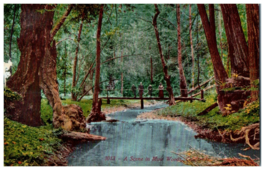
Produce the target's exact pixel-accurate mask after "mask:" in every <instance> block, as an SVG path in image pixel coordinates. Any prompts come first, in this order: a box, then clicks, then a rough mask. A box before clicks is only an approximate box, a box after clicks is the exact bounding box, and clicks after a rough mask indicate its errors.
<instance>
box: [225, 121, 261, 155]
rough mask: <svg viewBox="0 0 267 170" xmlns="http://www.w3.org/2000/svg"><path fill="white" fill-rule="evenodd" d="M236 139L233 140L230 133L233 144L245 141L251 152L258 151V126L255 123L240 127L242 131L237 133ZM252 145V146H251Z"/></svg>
mask: <svg viewBox="0 0 267 170" xmlns="http://www.w3.org/2000/svg"><path fill="white" fill-rule="evenodd" d="M236 135H238V136H240V137H238V138H233V136H232V133H230V139H231V140H232V141H234V142H238V141H240V140H245V142H246V144H247V145H248V146H249V147H250V148H251V149H253V150H259V149H260V147H259V146H260V139H259V135H260V124H259V123H255V124H252V125H249V126H246V127H242V129H241V130H240V131H239V132H237V134H236ZM251 143H252V144H251Z"/></svg>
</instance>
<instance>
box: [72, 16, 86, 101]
mask: <svg viewBox="0 0 267 170" xmlns="http://www.w3.org/2000/svg"><path fill="white" fill-rule="evenodd" d="M83 18H84V13H83V14H82V19H81V20H82V21H81V24H80V28H79V33H78V39H77V47H76V51H75V58H74V64H73V77H72V91H71V100H74V101H76V100H77V94H76V93H75V92H73V89H74V88H75V86H76V83H77V81H76V69H77V62H78V53H79V43H80V40H81V33H82V27H83Z"/></svg>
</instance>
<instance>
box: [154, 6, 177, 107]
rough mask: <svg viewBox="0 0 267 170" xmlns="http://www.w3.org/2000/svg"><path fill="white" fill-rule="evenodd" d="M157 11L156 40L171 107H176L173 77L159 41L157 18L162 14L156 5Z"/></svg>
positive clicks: (155, 18)
mask: <svg viewBox="0 0 267 170" xmlns="http://www.w3.org/2000/svg"><path fill="white" fill-rule="evenodd" d="M155 9H156V13H155V16H154V18H153V26H154V30H155V34H156V38H157V42H158V48H159V54H160V58H161V64H162V67H163V72H164V79H165V81H166V84H167V91H168V93H169V97H170V99H169V105H174V104H175V99H174V95H173V91H172V87H171V81H170V78H171V77H170V76H169V75H168V68H167V66H166V63H165V61H164V57H163V54H162V49H161V44H160V39H159V32H158V28H157V17H158V15H159V13H160V12H159V9H158V5H157V4H155Z"/></svg>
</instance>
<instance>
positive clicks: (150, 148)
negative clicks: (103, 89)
mask: <svg viewBox="0 0 267 170" xmlns="http://www.w3.org/2000/svg"><path fill="white" fill-rule="evenodd" d="M157 107H163V106H157ZM157 107H151V108H149V109H151V110H153V109H155V108H157ZM142 111H143V110H142ZM140 113H141V110H138V109H134V110H128V111H126V112H119V113H116V114H113V115H110V117H111V118H112V119H117V120H120V121H119V122H113V123H107V122H98V123H92V124H91V125H90V126H91V133H92V134H96V135H100V136H105V137H107V140H106V141H100V142H88V143H84V144H81V145H79V146H78V148H77V149H76V150H75V151H74V152H73V153H72V154H71V155H70V156H69V158H68V161H69V163H68V165H74V166H75V165H77V166H82V165H84V166H99V165H101V166H113V165H115V166H119V165H124V166H135V165H137V166H161V165H164V166H175V165H183V164H182V163H180V162H177V161H168V160H167V157H172V158H177V156H176V155H174V154H173V153H171V151H175V152H181V151H185V150H188V149H190V147H193V148H195V149H200V150H203V151H205V152H206V153H208V154H210V155H214V156H220V157H225V156H227V157H233V156H235V157H238V153H243V154H246V155H250V156H252V157H253V155H257V156H258V157H260V156H259V155H260V152H259V151H246V152H242V151H241V150H240V149H241V148H243V146H242V145H233V144H223V143H217V142H211V141H207V140H203V139H195V138H194V135H196V133H195V132H194V131H192V130H191V129H190V128H188V127H187V126H186V125H184V124H183V123H181V122H175V121H165V120H148V121H140V120H137V121H136V120H135V118H136V116H137V115H138V114H140Z"/></svg>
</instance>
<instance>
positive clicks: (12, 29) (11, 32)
mask: <svg viewBox="0 0 267 170" xmlns="http://www.w3.org/2000/svg"><path fill="white" fill-rule="evenodd" d="M15 18H16V4H14V15H13V21H12V27H11V30H10V39H9V60H10V61H12V56H11V45H12V36H13V32H14V25H15ZM9 71H10V74H11V75H12V66H11V67H10V68H9Z"/></svg>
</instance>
